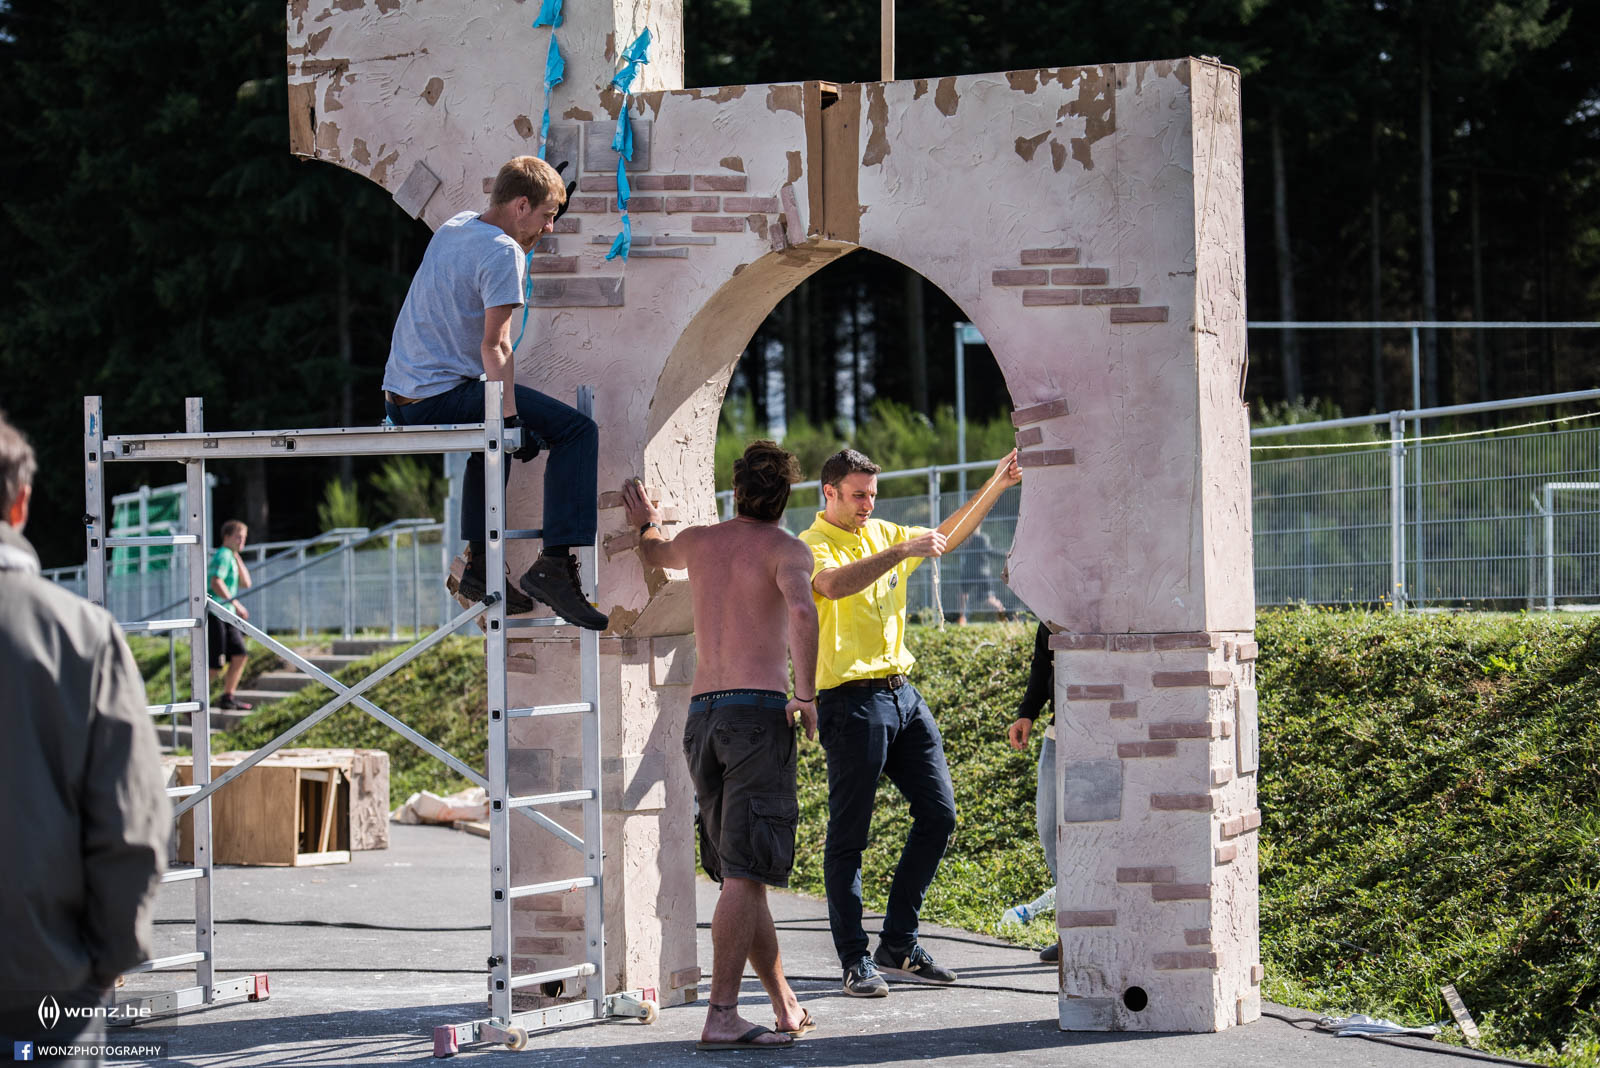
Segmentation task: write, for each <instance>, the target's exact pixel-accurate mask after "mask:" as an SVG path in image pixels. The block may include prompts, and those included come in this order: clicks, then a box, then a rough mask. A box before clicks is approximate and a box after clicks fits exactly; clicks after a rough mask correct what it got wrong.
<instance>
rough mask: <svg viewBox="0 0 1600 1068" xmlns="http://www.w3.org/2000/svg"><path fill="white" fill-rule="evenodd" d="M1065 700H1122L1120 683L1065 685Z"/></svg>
mask: <svg viewBox="0 0 1600 1068" xmlns="http://www.w3.org/2000/svg"><path fill="white" fill-rule="evenodd" d="M1067 700H1069V701H1120V700H1122V684H1121V683H1107V684H1104V685H1099V686H1080V685H1077V684H1073V685H1070V686H1068V687H1067Z"/></svg>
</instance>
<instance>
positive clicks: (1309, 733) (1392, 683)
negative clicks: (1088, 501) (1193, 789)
mask: <svg viewBox="0 0 1600 1068" xmlns="http://www.w3.org/2000/svg"><path fill="white" fill-rule="evenodd" d="M1256 635H1257V640H1258V641H1259V642H1260V644H1261V659H1260V665H1259V672H1260V674H1259V679H1258V682H1259V686H1260V692H1261V716H1262V726H1261V782H1260V796H1261V809H1262V812H1263V815H1264V824H1263V827H1262V833H1261V885H1262V900H1261V927H1262V956H1263V958H1264V960H1265V963H1266V965H1267V974H1268V975H1269V976H1270V977H1273V979H1272V983H1271V984H1269V987H1268V993H1269V995H1273V996H1283V994H1282V993H1281V991H1288V990H1292V991H1293V992H1294V993H1295V995H1296V996H1295V998H1294V1000H1295V1002H1296V1003H1297V1004H1300V1005H1304V1006H1305V1007H1307V1008H1313V1009H1341V1010H1354V1011H1364V1012H1377V1013H1383V1014H1392V1015H1395V1016H1398V1017H1401V1018H1404V1019H1407V1020H1411V1021H1424V1020H1438V1019H1448V1016H1449V1014H1448V1010H1447V1009H1446V1008H1445V1006H1444V1003H1443V999H1442V998H1441V997H1440V995H1439V993H1438V988H1439V986H1440V984H1442V983H1447V982H1453V983H1454V984H1455V985H1456V987H1457V988H1458V989H1459V990H1460V991H1461V994H1462V997H1463V999H1464V1000H1465V1001H1466V1003H1467V1005H1468V1007H1469V1008H1471V1009H1472V1010H1473V1013H1474V1015H1475V1016H1476V1017H1477V1019H1478V1020H1479V1023H1480V1025H1482V1027H1483V1030H1484V1034H1485V1037H1486V1039H1488V1040H1489V1041H1490V1042H1491V1043H1492V1044H1493V1045H1494V1047H1495V1048H1497V1049H1499V1050H1500V1051H1502V1052H1507V1053H1513V1054H1516V1055H1518V1056H1523V1057H1529V1058H1532V1059H1536V1060H1540V1061H1544V1062H1546V1063H1550V1064H1562V1065H1574V1066H1576V1065H1586V1066H1592V1065H1597V1064H1600V1017H1597V1015H1596V1011H1595V1008H1596V996H1597V994H1600V806H1597V800H1600V798H1597V786H1600V716H1597V714H1596V712H1597V709H1600V620H1596V619H1594V618H1588V617H1576V618H1574V617H1564V616H1542V615H1541V616H1485V615H1405V616H1397V615H1393V614H1387V613H1385V614H1371V613H1363V612H1327V611H1316V610H1309V609H1307V610H1300V611H1287V612H1268V613H1263V614H1262V616H1261V618H1260V619H1259V621H1258V624H1257V632H1256ZM1276 984H1282V985H1281V986H1280V985H1276Z"/></svg>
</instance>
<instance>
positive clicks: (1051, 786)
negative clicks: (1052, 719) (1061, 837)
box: [1033, 736, 1056, 885]
mask: <svg viewBox="0 0 1600 1068" xmlns="http://www.w3.org/2000/svg"><path fill="white" fill-rule="evenodd" d="M1033 818H1034V824H1035V826H1036V827H1037V829H1038V831H1039V844H1040V845H1042V846H1044V864H1045V867H1047V868H1049V869H1050V882H1051V884H1052V885H1053V884H1054V883H1055V881H1056V740H1055V739H1054V738H1051V737H1048V736H1047V737H1046V738H1045V739H1044V743H1043V744H1042V745H1040V746H1039V785H1038V786H1037V787H1035V791H1034V795H1033Z"/></svg>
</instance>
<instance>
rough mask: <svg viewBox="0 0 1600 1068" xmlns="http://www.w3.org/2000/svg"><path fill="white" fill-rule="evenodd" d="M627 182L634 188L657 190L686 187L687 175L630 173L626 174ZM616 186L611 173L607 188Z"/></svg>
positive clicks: (687, 185) (614, 177) (687, 186)
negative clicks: (609, 183)
mask: <svg viewBox="0 0 1600 1068" xmlns="http://www.w3.org/2000/svg"><path fill="white" fill-rule="evenodd" d="M628 184H629V185H630V186H632V187H633V188H634V189H649V190H654V191H657V192H659V191H661V190H663V189H666V190H671V189H688V188H689V176H688V175H687V174H630V175H628ZM616 187H617V179H616V176H615V175H612V177H611V185H610V187H609V188H611V189H615V188H616Z"/></svg>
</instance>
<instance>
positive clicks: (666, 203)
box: [661, 197, 744, 230]
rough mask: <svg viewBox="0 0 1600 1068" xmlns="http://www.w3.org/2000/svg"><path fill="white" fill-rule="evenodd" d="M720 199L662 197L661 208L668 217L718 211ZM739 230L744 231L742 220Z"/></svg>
mask: <svg viewBox="0 0 1600 1068" xmlns="http://www.w3.org/2000/svg"><path fill="white" fill-rule="evenodd" d="M721 203H722V198H721V197H662V198H661V206H662V208H663V209H665V211H666V212H667V214H668V215H672V214H674V213H682V212H685V211H720V210H722V209H721ZM739 228H740V229H741V230H742V229H744V220H743V219H740V220H739Z"/></svg>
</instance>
